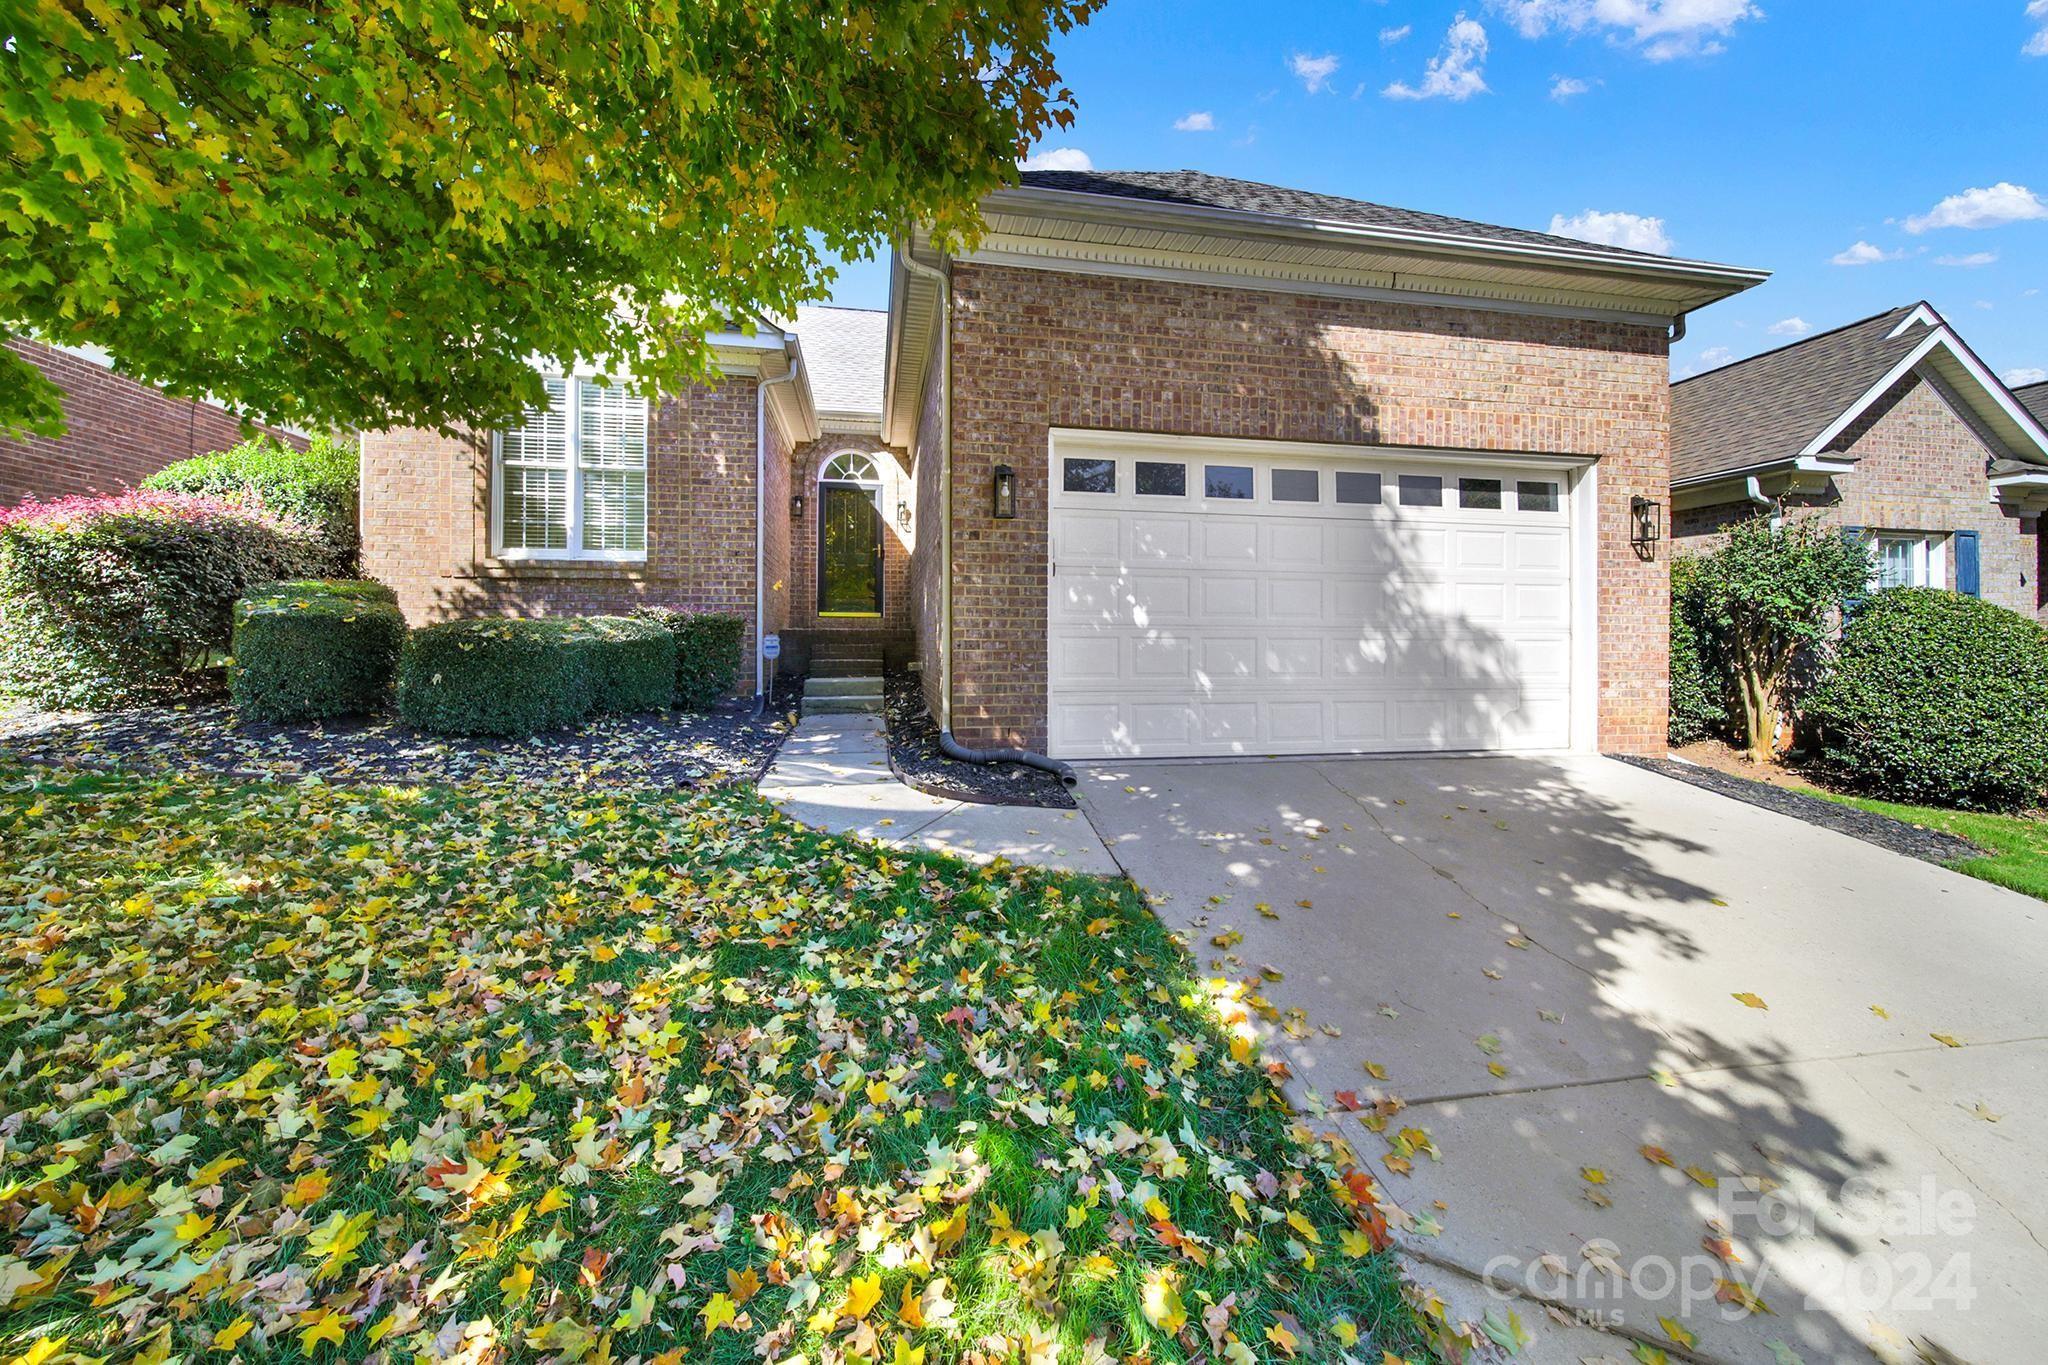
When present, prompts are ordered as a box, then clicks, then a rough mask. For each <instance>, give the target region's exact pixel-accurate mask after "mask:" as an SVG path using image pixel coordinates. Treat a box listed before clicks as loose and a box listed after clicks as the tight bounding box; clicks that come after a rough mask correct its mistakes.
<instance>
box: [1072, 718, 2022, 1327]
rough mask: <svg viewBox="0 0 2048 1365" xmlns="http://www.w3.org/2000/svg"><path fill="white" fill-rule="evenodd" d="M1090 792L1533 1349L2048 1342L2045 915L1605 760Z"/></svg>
mask: <svg viewBox="0 0 2048 1365" xmlns="http://www.w3.org/2000/svg"><path fill="white" fill-rule="evenodd" d="M1081 801H1082V805H1083V807H1084V808H1085V809H1086V810H1087V811H1088V813H1089V815H1090V817H1091V818H1092V819H1093V820H1094V821H1095V824H1096V827H1097V828H1098V829H1100V830H1101V831H1102V834H1103V836H1104V838H1105V839H1106V840H1107V841H1108V842H1109V845H1110V847H1111V848H1112V850H1113V851H1114V852H1115V853H1116V856H1117V858H1118V860H1119V862H1120V863H1121V864H1122V865H1123V866H1124V867H1125V868H1126V869H1127V870H1129V872H1130V873H1131V875H1132V876H1133V878H1134V879H1135V880H1136V881H1137V882H1138V884H1139V885H1140V886H1141V887H1143V888H1144V889H1145V890H1146V891H1147V892H1148V893H1149V894H1151V896H1152V898H1153V901H1154V904H1155V905H1157V907H1158V909H1159V913H1160V915H1161V916H1162V917H1163V918H1164V919H1165V921H1166V923H1167V924H1168V925H1170V926H1171V927H1173V928H1176V929H1179V930H1181V931H1183V932H1185V933H1186V934H1187V935H1188V939H1189V941H1190V943H1191V944H1193V946H1194V950H1195V952H1196V955H1197V958H1198V961H1199V963H1200V965H1201V966H1202V967H1204V968H1206V969H1209V970H1211V971H1214V972H1215V973H1217V974H1219V975H1223V976H1228V977H1231V978H1235V979H1240V980H1244V979H1253V980H1256V981H1257V982H1258V987H1257V988H1258V990H1259V991H1260V992H1261V993H1262V994H1264V995H1265V996H1266V997H1267V998H1268V999H1269V1000H1270V1001H1271V1002H1272V1004H1273V1006H1274V1008H1275V1010H1276V1014H1275V1016H1274V1017H1273V1019H1272V1020H1271V1021H1270V1022H1271V1024H1272V1025H1273V1027H1272V1029H1271V1033H1270V1035H1269V1045H1270V1046H1271V1047H1273V1048H1275V1049H1276V1050H1277V1051H1278V1053H1279V1055H1280V1056H1282V1057H1284V1058H1285V1059H1286V1060H1287V1062H1288V1064H1289V1066H1290V1067H1291V1069H1292V1071H1293V1079H1292V1080H1291V1081H1290V1082H1289V1083H1288V1088H1289V1093H1290V1096H1291V1097H1292V1098H1293V1099H1294V1100H1295V1101H1296V1102H1297V1104H1298V1105H1299V1106H1300V1107H1302V1108H1303V1109H1304V1110H1306V1111H1307V1112H1309V1113H1311V1114H1320V1115H1321V1120H1320V1124H1319V1127H1322V1128H1325V1129H1330V1130H1334V1131H1336V1132H1337V1133H1339V1134H1341V1135H1342V1136H1344V1137H1345V1138H1347V1139H1348V1140H1349V1141H1350V1142H1351V1143H1352V1144H1353V1145H1354V1147H1355V1149H1356V1150H1357V1152H1358V1154H1359V1155H1360V1156H1361V1157H1362V1158H1364V1159H1365V1160H1366V1161H1367V1162H1369V1163H1370V1164H1371V1165H1372V1166H1373V1167H1374V1169H1375V1172H1376V1174H1378V1175H1379V1177H1380V1179H1381V1183H1382V1185H1383V1187H1384V1188H1385V1190H1386V1191H1387V1192H1388V1193H1389V1195H1390V1196H1391V1197H1392V1198H1393V1199H1395V1200H1396V1201H1398V1203H1399V1204H1400V1206H1401V1208H1402V1209H1403V1210H1405V1214H1406V1216H1405V1217H1398V1216H1397V1219H1396V1223H1397V1227H1398V1229H1399V1230H1398V1232H1397V1239H1398V1241H1399V1242H1400V1244H1401V1246H1402V1248H1403V1250H1404V1251H1406V1252H1407V1253H1408V1254H1409V1255H1410V1257H1411V1258H1412V1259H1411V1262H1410V1265H1411V1269H1412V1270H1413V1273H1414V1274H1415V1276H1416V1278H1417V1279H1418V1280H1419V1281H1421V1282H1422V1283H1424V1284H1425V1285H1427V1286H1429V1287H1430V1288H1432V1289H1434V1290H1436V1291H1437V1292H1439V1293H1441V1294H1442V1295H1443V1296H1444V1298H1445V1299H1446V1300H1447V1301H1449V1302H1450V1303H1451V1304H1452V1307H1453V1310H1454V1312H1455V1313H1456V1315H1457V1316H1458V1317H1459V1318H1461V1319H1466V1320H1476V1319H1479V1318H1481V1317H1483V1316H1484V1315H1485V1314H1486V1313H1487V1312H1488V1311H1489V1310H1493V1311H1496V1312H1498V1313H1499V1314H1501V1315H1502V1316H1503V1317H1505V1315H1506V1314H1507V1313H1508V1312H1510V1311H1512V1312H1515V1313H1517V1314H1518V1316H1519V1318H1520V1321H1521V1322H1522V1324H1523V1325H1524V1327H1526V1328H1527V1329H1529V1330H1531V1331H1533V1332H1534V1333H1535V1334H1536V1335H1537V1337H1538V1340H1537V1341H1536V1342H1534V1343H1532V1344H1531V1346H1530V1348H1529V1349H1528V1350H1527V1351H1526V1352H1525V1353H1524V1354H1522V1355H1520V1356H1518V1357H1517V1358H1516V1359H1517V1365H1520V1362H1521V1361H1524V1360H1531V1361H1553V1360H1558V1361H1573V1362H1575V1361H1578V1360H1581V1359H1585V1358H1593V1359H1622V1358H1628V1359H1635V1358H1637V1357H1635V1356H1634V1355H1632V1354H1631V1352H1632V1351H1633V1349H1634V1347H1635V1346H1636V1345H1637V1344H1638V1343H1647V1344H1654V1345H1655V1346H1656V1347H1658V1348H1663V1349H1668V1350H1670V1353H1671V1355H1672V1358H1674V1359H1680V1360H1709V1361H1717V1362H1718V1361H1728V1362H1735V1361H1761V1362H1773V1361H1777V1362H1782V1361H1786V1360H1794V1359H1797V1360H1803V1361H1805V1362H1806V1365H1819V1362H1822V1361H1837V1360H1864V1361H1867V1360H1870V1359H1871V1358H1872V1357H1873V1356H1875V1358H1877V1359H1879V1360H1886V1361H1891V1360H1898V1361H1902V1362H1903V1361H1912V1360H1915V1359H1916V1358H1917V1359H1924V1360H1940V1361H1951V1360H1966V1361H1971V1362H1977V1363H1978V1365H1988V1362H1991V1361H2018V1360H2039V1359H2041V1358H2042V1357H2043V1351H2044V1347H2043V1344H2042V1343H2043V1340H2044V1338H2043V1336H2042V1332H2043V1324H2044V1322H2048V1309H2044V1307H2043V1296H2044V1294H2048V1183H2044V1182H2043V1180H2042V1179H2041V1176H2042V1173H2043V1172H2044V1171H2048V997H2044V995H2043V990H2042V983H2043V982H2044V981H2048V906H2044V905H2042V904H2041V903H2040V902H2039V901H2035V900H2032V899H2029V898H2027V897H2025V896H2020V895H2017V894H2015V893H2013V892H2010V891H2006V890H2003V889H2002V888H1999V887H1996V886H1992V885H1989V884H1987V883H1984V882H1981V881H1976V880H1973V879H1971V878H1967V877H1964V876H1961V875H1959V874H1957V873H1953V872H1949V871H1946V870H1945V869H1942V868H1939V867H1935V866H1931V865H1929V864H1927V863H1923V862H1917V861H1914V860H1912V859H1909V858H1904V857H1900V856H1899V855H1897V854H1894V853H1890V852H1888V851H1886V850H1884V849H1881V848H1877V847H1874V846H1873V845H1870V844H1867V843H1862V842H1859V841H1857V840H1855V839H1851V838H1849V837H1847V836H1845V835H1842V834H1838V833H1835V832H1833V831H1831V830H1826V829H1820V828H1816V827H1814V826H1811V825H1808V824H1805V823H1802V822H1800V821H1798V820H1794V819H1791V818H1789V817H1787V816H1785V815H1781V814H1778V813H1775V812H1772V811H1766V810H1761V809H1758V808H1757V807H1755V806H1750V805H1746V804H1743V803H1741V802H1737V801H1734V800H1730V799H1728V798H1726V797H1723V796H1720V795H1717V794H1715V793H1712V792H1708V791H1703V790H1701V789H1699V788H1697V787H1693V786H1688V785H1686V784H1683V783H1680V782H1675V781H1672V780H1670V779H1668V778H1665V777H1662V776H1659V775H1656V774H1653V773H1649V772H1645V771H1642V770H1640V769H1637V768H1633V767H1629V766H1627V765H1624V764H1621V763H1615V762H1612V761H1610V760H1606V759H1596V758H1569V759H1556V760H1538V759H1513V758H1484V759H1478V758H1475V759H1432V758H1415V759H1397V760H1381V761H1370V760H1342V759H1336V760H1324V761H1306V762H1279V761H1269V762H1251V763H1209V764H1185V765H1184V764H1175V763H1151V764H1119V765H1108V764H1097V765H1093V766H1091V767H1087V768H1084V769H1082V783H1081ZM1404 1135H1405V1136H1404ZM1738 1285H1739V1286H1741V1287H1742V1288H1743V1289H1745V1290H1747V1291H1749V1292H1753V1293H1754V1294H1755V1296H1756V1304H1757V1305H1758V1306H1757V1307H1755V1308H1753V1309H1752V1311H1743V1307H1742V1305H1741V1304H1740V1302H1738V1301H1735V1300H1738V1299H1739V1297H1740V1293H1741V1290H1738V1289H1736V1288H1734V1287H1733V1286H1738ZM1546 1305H1554V1306H1556V1307H1558V1308H1559V1309H1562V1310H1566V1311H1568V1312H1570V1313H1572V1314H1576V1315H1579V1320H1580V1323H1581V1325H1579V1326H1576V1327H1564V1326H1561V1325H1560V1324H1559V1322H1558V1321H1557V1320H1556V1319H1555V1318H1554V1317H1553V1316H1552V1315H1551V1314H1550V1313H1549V1312H1547V1311H1546ZM1765 1306H1767V1307H1768V1310H1769V1311H1768V1312H1765V1311H1761V1309H1762V1307H1765ZM1665 1318H1668V1319H1670V1320H1671V1323H1672V1324H1673V1325H1675V1326H1676V1328H1677V1329H1678V1330H1677V1331H1676V1332H1674V1331H1672V1330H1671V1327H1668V1326H1667V1325H1666V1324H1665V1323H1664V1322H1662V1321H1660V1320H1661V1319H1665ZM1592 1325H1597V1326H1598V1327H1599V1328H1600V1329H1601V1330H1599V1331H1594V1330H1591V1326H1592ZM1688 1342H1690V1344H1689V1345H1688V1344H1687V1343H1688Z"/></svg>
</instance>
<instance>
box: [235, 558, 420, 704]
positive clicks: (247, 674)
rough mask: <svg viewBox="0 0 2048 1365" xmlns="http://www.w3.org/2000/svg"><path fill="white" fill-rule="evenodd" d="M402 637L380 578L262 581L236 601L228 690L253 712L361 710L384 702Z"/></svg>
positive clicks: (400, 619) (399, 619) (401, 619)
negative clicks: (371, 580)
mask: <svg viewBox="0 0 2048 1365" xmlns="http://www.w3.org/2000/svg"><path fill="white" fill-rule="evenodd" d="M308 588H312V589H315V591H311V592H308V591H305V589H308ZM319 589H332V591H319ZM373 589H374V590H376V591H372V590H373ZM380 593H381V594H382V595H381V596H380V595H379V594H380ZM404 644H405V618H404V617H403V616H401V615H400V614H399V611H398V608H397V606H396V605H394V603H393V601H392V599H391V590H390V589H388V588H385V587H384V585H383V584H381V583H359V582H348V581H329V582H321V581H318V580H314V581H310V582H295V583H272V584H268V585H266V588H265V589H264V590H259V591H258V592H256V593H253V594H251V595H250V596H248V597H245V598H243V599H242V600H241V601H239V602H237V603H236V604H235V633H234V659H233V660H232V661H231V662H230V664H229V667H228V691H229V694H230V695H231V696H232V697H233V698H234V702H235V709H236V710H237V711H239V712H240V713H241V714H242V715H244V716H245V717H247V718H248V719H251V720H260V721H273V722H275V721H289V720H317V719H320V718H322V717H326V716H343V715H361V714H364V713H366V712H370V711H375V710H377V709H378V708H380V707H381V706H383V704H384V700H385V695H386V693H388V692H389V691H390V688H391V680H392V678H393V676H394V675H395V674H396V673H397V671H398V655H399V651H400V649H401V648H402V647H403V646H404Z"/></svg>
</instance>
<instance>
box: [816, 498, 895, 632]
mask: <svg viewBox="0 0 2048 1365" xmlns="http://www.w3.org/2000/svg"><path fill="white" fill-rule="evenodd" d="M818 498H819V502H820V504H821V505H820V508H819V518H818V613H819V614H820V615H822V616H880V615H881V614H882V514H881V513H880V512H879V511H877V510H876V508H875V497H874V494H873V492H872V491H870V490H869V489H866V488H862V487H861V486H859V485H858V484H847V483H827V484H820V485H819V486H818Z"/></svg>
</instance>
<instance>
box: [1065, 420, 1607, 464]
mask: <svg viewBox="0 0 2048 1365" xmlns="http://www.w3.org/2000/svg"><path fill="white" fill-rule="evenodd" d="M1050 435H1051V439H1052V443H1053V444H1054V445H1055V446H1056V447H1057V448H1058V449H1059V450H1060V452H1061V453H1062V454H1066V453H1071V452H1073V451H1076V450H1099V451H1105V452H1114V451H1125V450H1182V451H1187V452H1188V453H1190V454H1201V453H1203V452H1208V453H1211V454H1217V455H1225V454H1230V453H1233V452H1235V453H1239V454H1253V455H1257V454H1261V453H1263V454H1269V455H1302V456H1323V457H1327V458H1331V459H1344V460H1392V461H1403V462H1410V463H1425V464H1426V463H1444V464H1495V465H1512V466H1515V467H1517V468H1522V469H1548V470H1562V469H1584V468H1586V467H1587V466H1588V465H1591V464H1594V463H1597V462H1598V460H1599V457H1598V456H1597V455H1565V454H1558V453H1555V452H1550V451H1533V450H1474V449H1470V448H1459V449H1445V448H1440V447H1436V446H1400V445H1384V444H1371V445H1366V444H1359V445H1351V444H1347V443H1344V442H1337V441H1288V440H1278V439H1269V438H1263V437H1245V436H1179V435H1170V434H1165V433H1159V432H1145V431H1098V430H1096V429H1094V428H1092V427H1053V428H1051V431H1050Z"/></svg>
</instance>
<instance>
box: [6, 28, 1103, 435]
mask: <svg viewBox="0 0 2048 1365" xmlns="http://www.w3.org/2000/svg"><path fill="white" fill-rule="evenodd" d="M1101 3H1102V0H989V2H988V3H981V4H975V5H933V4H929V3H925V0H874V2H873V3H863V4H859V5H846V4H841V3H836V0H779V2H778V3H775V4H744V5H743V4H732V3H726V2H725V0H632V2H631V3H616V4H588V3H586V2H585V0H553V2H552V3H543V4H540V5H532V4H512V3H509V0H413V2H412V3H407V4H392V3H388V2H387V0H336V3H326V4H319V5H313V4H304V3H298V4H291V3H287V4H270V5H261V6H257V5H237V4H220V5H202V6H191V5H177V4H171V5H163V4H156V3H146V2H145V0H99V2H97V3H92V4H86V3H80V2H79V0H29V3H27V4H25V5H19V6H12V7H10V13H9V18H8V23H7V34H8V37H7V41H6V42H5V43H4V44H0V121H4V124H5V132H4V134H0V143H4V146H5V150H6V155H5V156H4V157H0V320H5V322H6V324H7V325H8V326H11V327H26V328H28V329H30V330H31V331H33V332H34V333H37V334H39V335H41V336H43V337H45V338H47V339H50V340H55V341H59V342H67V343H89V344H93V345H97V346H100V347H103V348H105V349H106V350H107V351H108V352H110V353H111V354H112V355H113V356H114V358H115V360H116V362H117V363H118V364H119V366H120V367H121V368H122V369H124V370H125V371H127V372H129V373H132V374H134V375H136V376H138V377H140V378H142V379H145V380H149V381H151V382H154V383H158V384H162V385H164V386H165V387H167V388H169V389H171V390H172V391H174V392H178V393H183V394H207V393H210V394H213V395H216V396H218V397H220V398H223V399H225V400H229V401H231V402H234V403H237V404H241V405H245V406H246V407H247V408H249V409H251V410H253V411H255V412H257V413H260V414H262V415H264V416H266V417H268V418H270V419H272V420H275V421H296V422H302V423H306V424H308V425H329V424H331V425H337V426H343V427H363V428H375V427H382V426H388V425H393V424H399V423H419V424H437V423H443V422H448V421H453V420H460V419H472V420H479V421H490V420H495V419H503V418H505V417H508V416H509V415H510V414H512V413H514V412H516V411H517V410H518V409H519V408H521V407H523V406H525V405H528V404H530V403H533V402H536V401H538V399H539V397H540V389H539V386H538V381H537V380H536V379H535V378H534V377H533V376H532V374H531V373H530V372H529V369H528V363H529V358H530V357H533V356H548V357H555V358H559V359H563V360H575V359H582V360H587V361H592V362H597V363H604V364H607V365H609V366H611V367H613V371H614V373H615V374H623V375H626V376H629V377H631V378H632V379H633V380H634V381H636V382H637V383H639V384H640V385H642V386H643V387H656V386H658V387H663V388H672V387H675V386H677V385H679V384H681V383H683V382H685V381H687V380H689V379H690V378H692V377H696V376H698V375H701V374H702V373H704V366H705V363H706V353H705V349H704V345H703V337H704V335H705V333H706V331H707V330H708V329H711V328H713V327H718V326H724V325H727V324H728V323H730V322H731V320H733V319H744V318H750V317H753V316H757V315H759V314H762V313H766V312H773V313H780V314H787V313H788V312H789V311H791V310H792V309H793V308H794V306H795V305H796V304H797V303H798V302H800V301H802V300H804V299H807V298H813V297H819V296H821V292H822V285H823V283H824V282H825V280H826V279H827V269H826V266H825V264H824V262H825V259H826V256H827V254H828V253H840V254H865V253H866V252H868V251H870V250H872V249H873V248H874V247H875V246H876V245H877V244H879V243H882V242H884V241H887V240H889V239H890V238H891V237H892V236H894V235H897V234H900V233H901V232H903V231H904V230H905V229H906V228H907V227H908V226H909V225H910V224H912V223H924V224H928V225H930V226H931V227H932V228H933V230H934V231H935V233H937V234H938V235H939V237H940V238H941V239H945V240H951V239H952V238H954V237H956V236H957V235H959V234H963V233H971V232H972V231H973V230H974V229H975V227H976V224H977V222H978V219H977V216H976V209H975V205H976V203H977V201H978V200H979V199H980V197H981V196H982V195H983V194H985V193H986V192H988V191H989V190H992V189H994V188H997V187H998V186H999V185H1001V184H1002V183H1004V181H1005V180H1007V179H1009V178H1011V177H1013V176H1014V170H1013V165H1014V162H1015V159H1016V158H1017V157H1018V156H1019V155H1021V153H1022V151H1023V149H1024V148H1025V147H1027V146H1028V145H1029V144H1030V142H1031V141H1032V140H1033V139H1034V138H1036V137H1037V136H1038V135H1039V134H1040V133H1041V132H1043V131H1045V130H1046V129H1047V128H1049V127H1051V126H1054V125H1060V126H1065V125H1066V124H1067V123H1069V122H1070V120H1071V118H1072V110H1071V105H1072V96H1071V94H1070V92H1068V91H1067V90H1066V89H1065V88H1064V87H1063V86H1062V85H1061V84H1060V80H1059V74H1058V71H1057V69H1056V68H1055V66H1054V64H1053V58H1052V52H1051V45H1052V42H1053V40H1054V39H1055V38H1056V37H1057V36H1058V35H1059V34H1061V33H1064V32H1066V31H1068V30H1070V29H1071V28H1072V27H1073V26H1075V25H1077V24H1081V23H1085V22H1086V20H1087V19H1088V18H1089V16H1090V15H1091V14H1092V13H1093V12H1094V10H1095V9H1097V8H1098V7H1099V6H1100V4H1101ZM59 422H60V415H59V411H58V400H57V395H56V392H55V390H54V389H53V388H52V386H50V385H49V384H48V383H47V382H46V381H44V380H43V379H42V378H41V377H40V376H39V375H38V374H37V373H36V372H35V371H34V370H33V369H32V368H31V367H28V366H27V365H25V364H24V363H23V362H22V361H20V360H19V359H18V358H16V357H14V356H12V355H10V354H8V353H7V352H5V351H4V350H0V430H5V429H8V428H10V427H19V426H22V425H28V426H31V427H33V428H35V429H38V430H43V431H52V432H53V431H55V430H56V429H57V428H58V426H59Z"/></svg>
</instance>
